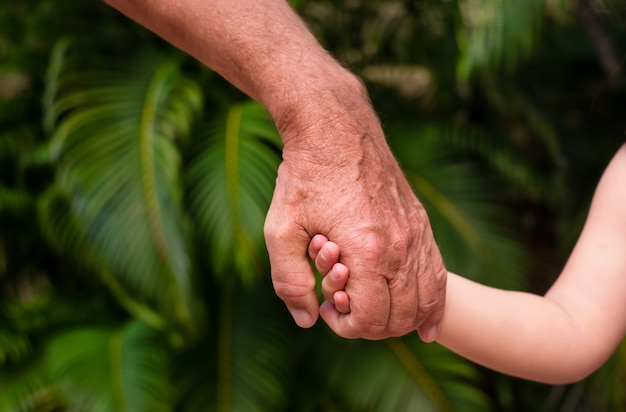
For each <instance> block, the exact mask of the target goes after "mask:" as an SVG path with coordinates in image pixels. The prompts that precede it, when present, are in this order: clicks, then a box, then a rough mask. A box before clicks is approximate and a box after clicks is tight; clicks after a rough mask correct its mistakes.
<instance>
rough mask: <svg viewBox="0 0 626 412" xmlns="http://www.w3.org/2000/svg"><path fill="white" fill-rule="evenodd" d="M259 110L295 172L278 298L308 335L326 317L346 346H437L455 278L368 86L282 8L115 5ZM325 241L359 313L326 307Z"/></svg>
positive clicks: (276, 249) (287, 195) (163, 1)
mask: <svg viewBox="0 0 626 412" xmlns="http://www.w3.org/2000/svg"><path fill="white" fill-rule="evenodd" d="M106 2H107V3H109V4H110V5H112V6H113V7H115V8H117V9H118V10H120V11H121V12H122V13H124V14H126V15H127V16H129V17H131V18H132V19H134V20H136V21H137V22H138V23H140V24H142V25H143V26H145V27H147V28H148V29H150V30H152V31H154V32H155V33H157V34H158V35H159V36H161V37H163V38H164V39H166V40H167V41H169V42H170V43H172V44H173V45H175V46H177V47H179V48H180V49H182V50H184V51H185V52H187V53H189V54H190V55H192V56H194V57H195V58H197V59H198V60H199V61H201V62H202V63H204V64H205V65H206V66H207V67H210V68H211V69H212V70H215V71H216V72H217V73H219V74H220V75H221V76H223V77H224V78H225V79H226V80H228V81H229V82H230V83H232V84H233V85H234V86H236V87H237V88H239V89H240V90H241V91H243V92H244V93H246V94H248V95H249V96H250V97H252V98H253V99H255V100H257V101H259V102H260V103H261V104H263V106H264V107H265V108H266V109H267V110H268V112H269V113H270V114H271V116H272V117H273V119H274V121H275V122H276V125H277V126H278V129H279V132H280V134H281V138H282V140H283V143H284V151H283V159H284V160H283V163H282V164H281V165H280V169H279V171H278V179H277V181H276V189H275V192H274V198H273V200H272V204H271V207H270V210H269V212H268V215H267V219H266V224H265V237H266V242H267V248H268V252H269V255H270V263H271V265H272V279H273V282H274V287H275V289H276V293H277V294H278V296H279V297H280V298H282V299H283V300H284V301H285V303H286V304H287V307H288V309H289V310H290V312H291V313H292V314H293V316H294V319H295V321H296V323H298V325H300V326H302V327H310V326H311V325H313V324H314V323H315V321H316V320H317V317H318V314H319V313H321V316H322V318H323V319H324V320H325V321H326V322H327V323H328V324H329V326H330V327H331V328H332V329H333V330H334V331H335V332H337V333H338V334H339V335H341V336H344V337H350V338H356V337H363V338H369V339H382V338H385V337H389V336H400V335H404V334H406V333H408V332H410V331H412V330H414V329H416V328H418V327H419V331H420V335H421V337H422V339H424V340H427V341H431V340H433V339H434V337H435V335H436V330H435V329H433V326H435V325H437V324H438V323H439V321H440V320H441V316H442V312H443V307H444V298H445V285H446V272H445V270H444V268H443V264H442V262H441V256H440V255H439V252H438V250H437V247H436V245H435V242H434V240H433V237H432V233H431V229H430V224H429V222H428V218H427V216H426V213H425V212H424V209H423V208H422V205H421V204H420V203H419V201H418V200H417V199H416V197H415V196H414V194H413V193H412V191H411V188H410V187H409V185H408V183H407V181H406V180H405V178H404V176H403V175H402V172H401V171H400V168H399V167H398V164H397V163H396V160H395V159H394V157H393V156H392V154H391V152H390V150H389V147H388V146H387V143H386V142H385V139H384V136H383V133H382V130H381V128H380V124H379V121H378V119H377V118H376V116H375V114H374V112H373V109H372V106H371V104H370V102H369V100H368V98H367V93H366V91H365V89H364V88H363V87H362V85H361V84H360V82H359V81H358V80H357V79H356V77H354V75H352V74H351V73H349V72H348V71H347V70H346V69H345V68H343V67H342V66H341V65H340V64H339V63H338V62H337V61H336V60H335V59H333V58H332V56H330V55H329V54H328V53H327V52H326V51H325V50H324V49H323V48H322V47H321V45H320V44H319V42H318V41H317V39H315V37H314V36H313V35H312V33H311V32H310V31H309V30H308V29H307V27H306V25H305V24H304V22H303V21H302V20H301V19H300V18H299V16H298V15H297V14H296V13H295V12H294V11H293V10H292V9H291V7H290V6H289V3H288V2H286V1H282V0H238V1H236V2H234V1H231V0H212V1H208V2H207V1H204V0H106ZM318 233H319V234H323V235H325V236H327V237H328V239H330V240H332V241H334V242H336V243H337V244H338V246H339V247H340V248H341V251H342V255H341V261H342V262H341V263H343V264H345V265H346V266H347V267H348V268H349V270H350V277H349V279H348V284H347V286H346V292H347V293H348V294H349V297H350V302H351V303H350V313H348V314H341V315H340V314H339V313H338V312H337V311H335V310H334V307H333V305H332V304H331V303H330V302H325V303H323V304H322V306H321V308H320V307H319V306H318V302H317V298H316V295H315V290H314V284H315V279H314V276H313V272H312V269H311V266H310V263H309V261H308V259H307V245H308V243H309V240H310V239H311V237H312V236H314V235H315V234H318Z"/></svg>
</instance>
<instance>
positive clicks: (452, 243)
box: [392, 130, 527, 288]
mask: <svg viewBox="0 0 626 412" xmlns="http://www.w3.org/2000/svg"><path fill="white" fill-rule="evenodd" d="M415 135H416V136H417V135H419V131H417V130H416V132H415ZM392 144H393V148H394V151H395V152H396V153H397V154H398V159H399V161H400V163H401V164H402V165H403V167H404V170H405V173H406V175H407V178H408V180H409V182H410V183H411V184H412V185H413V187H414V189H415V191H416V193H417V197H418V198H419V199H420V200H421V201H422V203H423V204H424V207H425V208H426V211H427V212H428V216H429V219H430V221H431V225H432V227H433V232H434V234H435V239H436V240H437V242H438V244H439V248H440V250H441V253H442V255H443V257H444V262H445V263H446V267H447V268H448V269H449V270H451V271H453V272H457V273H460V274H461V275H463V276H466V277H469V278H472V279H474V280H476V281H479V282H481V283H486V284H490V285H494V286H499V287H504V288H520V287H522V285H523V281H522V279H523V275H524V274H525V269H527V266H526V264H525V262H526V259H525V256H526V250H525V248H524V247H523V246H522V243H521V239H519V238H516V237H515V236H514V228H515V224H516V223H519V219H518V218H517V216H515V215H514V214H513V211H512V210H511V209H509V208H507V207H506V205H505V204H504V203H503V202H502V199H501V198H500V199H499V198H498V196H499V193H498V191H497V185H499V184H502V180H498V179H497V177H496V176H495V175H494V174H492V175H489V174H485V173H482V172H481V171H479V170H478V169H477V168H476V167H475V166H474V165H473V164H472V162H471V161H469V160H468V159H467V158H466V157H465V158H464V157H463V156H462V153H463V151H462V150H461V149H455V148H454V147H452V146H451V145H450V144H449V142H446V141H445V140H444V139H442V140H437V139H433V140H431V139H430V138H428V137H427V136H426V135H425V136H424V137H423V138H415V136H412V135H411V134H410V133H408V131H405V134H404V137H401V136H400V135H396V136H395V138H394V140H393V141H392Z"/></svg>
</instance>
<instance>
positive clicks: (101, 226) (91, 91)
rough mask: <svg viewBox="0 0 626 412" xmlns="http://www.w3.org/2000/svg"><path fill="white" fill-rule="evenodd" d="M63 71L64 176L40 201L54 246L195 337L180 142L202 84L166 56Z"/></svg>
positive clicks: (58, 123) (59, 104) (60, 155)
mask: <svg viewBox="0 0 626 412" xmlns="http://www.w3.org/2000/svg"><path fill="white" fill-rule="evenodd" d="M73 70H77V71H73ZM59 73H62V74H59V80H58V82H57V84H56V85H55V87H56V88H57V89H58V92H57V94H56V98H55V99H52V100H51V103H49V104H50V107H49V108H48V110H49V112H50V113H53V114H52V115H50V118H51V119H54V121H52V120H51V124H53V125H54V130H55V131H54V135H53V136H52V140H51V145H50V150H52V154H53V155H55V156H56V157H57V173H56V178H55V184H54V186H53V187H52V188H51V189H50V190H49V192H48V194H47V195H46V196H44V197H43V199H42V201H41V202H40V216H41V222H42V227H43V230H44V232H45V233H47V234H48V240H49V241H50V243H51V244H53V245H55V246H56V247H58V248H59V249H61V250H63V251H65V252H66V253H73V252H78V253H82V254H81V255H80V256H79V257H80V258H83V261H84V262H85V263H87V264H90V265H91V266H92V267H94V268H99V267H102V268H104V270H105V271H106V272H108V273H111V274H112V275H113V276H114V277H115V279H116V281H117V282H119V284H121V285H123V286H124V287H125V288H128V290H129V295H130V296H132V297H133V298H135V299H137V300H138V301H141V302H144V303H146V304H148V305H149V306H152V307H154V308H156V309H157V311H159V312H161V313H162V314H163V316H164V317H166V318H168V319H170V320H172V321H173V322H174V323H175V324H178V325H179V326H182V327H183V328H185V329H188V330H192V329H193V328H194V326H193V322H192V320H191V319H192V316H193V315H192V314H193V312H194V309H193V308H192V307H193V305H194V302H193V285H192V283H193V282H192V277H193V276H192V273H193V268H192V263H191V261H190V256H189V245H188V243H189V227H188V223H187V217H186V215H185V213H184V211H183V209H182V206H181V202H182V200H181V197H182V188H181V182H180V178H179V168H180V155H179V152H178V150H177V148H176V146H175V145H174V144H173V140H174V139H176V138H180V137H184V136H185V135H186V134H187V133H188V132H189V130H190V127H191V126H190V125H191V122H192V121H193V119H194V117H195V114H196V113H197V112H198V110H199V106H200V95H201V93H200V90H199V88H198V86H197V84H195V83H193V82H191V81H190V80H188V79H186V78H185V77H184V76H183V75H182V74H181V72H180V70H179V67H178V63H177V62H176V61H173V60H171V59H168V58H165V57H163V56H160V55H157V54H155V55H142V56H140V58H138V59H137V60H136V61H133V62H132V63H131V64H129V65H128V66H126V67H121V68H117V69H111V70H109V71H100V72H89V71H86V72H85V71H79V70H78V69H73V68H72V67H70V68H68V70H66V71H59ZM61 204H63V205H64V207H65V210H63V209H62V208H60V207H59V205H61ZM56 233H63V236H60V237H57V236H56V235H55V234H56Z"/></svg>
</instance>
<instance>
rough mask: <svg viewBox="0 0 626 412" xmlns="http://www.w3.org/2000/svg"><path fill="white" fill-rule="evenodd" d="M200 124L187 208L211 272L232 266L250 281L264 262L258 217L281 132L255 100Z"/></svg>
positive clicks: (272, 173)
mask: <svg viewBox="0 0 626 412" xmlns="http://www.w3.org/2000/svg"><path fill="white" fill-rule="evenodd" d="M204 129H205V134H203V135H201V139H202V140H201V141H199V144H198V145H197V146H195V147H194V151H195V152H196V155H195V156H194V157H193V159H192V161H191V163H190V165H189V167H188V169H187V171H186V175H185V182H186V186H187V187H188V188H189V199H190V205H191V210H192V212H193V215H194V217H195V220H196V221H197V223H198V228H197V229H198V231H199V233H200V236H201V237H202V239H203V240H204V242H205V243H204V247H205V248H207V249H208V250H209V255H210V261H211V264H212V266H213V268H214V269H215V271H216V273H218V274H223V273H229V270H228V269H230V268H232V269H235V271H236V273H237V274H238V275H240V276H241V279H242V280H243V281H244V282H246V283H248V284H249V283H250V282H252V280H253V279H254V277H255V276H258V275H259V274H260V272H261V270H263V268H264V267H266V265H264V263H265V262H266V259H265V256H266V252H265V243H264V239H263V222H264V221H265V215H266V213H267V209H268V208H269V204H270V200H271V196H272V193H273V189H274V184H275V180H276V173H277V168H278V163H279V162H280V156H279V150H280V146H281V142H280V138H279V136H278V132H277V131H276V128H275V126H274V123H273V122H272V120H271V118H270V117H269V115H268V114H267V113H266V112H265V110H264V109H263V108H262V107H261V106H260V105H259V104H258V103H255V102H246V103H241V104H237V105H233V106H232V107H229V108H228V110H227V111H226V113H220V114H216V115H215V117H214V120H213V121H212V122H211V123H209V124H208V125H206V126H205V128H204Z"/></svg>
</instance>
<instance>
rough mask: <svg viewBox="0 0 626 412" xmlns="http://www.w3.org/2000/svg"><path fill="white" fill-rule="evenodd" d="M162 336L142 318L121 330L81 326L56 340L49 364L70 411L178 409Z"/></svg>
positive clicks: (104, 411) (52, 346) (122, 411)
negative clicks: (174, 400) (173, 400)
mask: <svg viewBox="0 0 626 412" xmlns="http://www.w3.org/2000/svg"><path fill="white" fill-rule="evenodd" d="M161 338H162V337H161V336H160V335H159V334H158V333H157V332H156V331H155V330H153V329H151V328H149V327H148V326H146V325H145V324H144V323H142V322H140V321H137V320H134V321H133V320H131V321H129V322H128V323H127V324H125V325H123V326H121V327H119V328H104V327H101V328H98V327H84V328H79V329H75V330H70V331H68V332H65V333H63V334H60V335H59V336H57V337H56V338H54V339H53V340H52V341H51V342H50V344H49V345H48V351H47V357H48V362H49V364H50V370H51V375H52V377H53V379H54V381H55V382H56V384H57V385H58V388H59V391H60V392H61V394H62V395H63V397H64V399H66V402H67V404H68V408H69V410H88V411H93V412H108V411H120V412H124V411H128V412H130V411H133V412H140V411H146V412H147V411H150V412H152V411H155V412H157V411H170V410H172V403H171V402H172V400H171V399H172V396H171V393H172V391H171V384H170V382H169V380H168V355H167V350H166V347H167V346H166V345H165V344H164V343H163V342H162V341H161V340H162V339H161Z"/></svg>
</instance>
